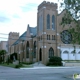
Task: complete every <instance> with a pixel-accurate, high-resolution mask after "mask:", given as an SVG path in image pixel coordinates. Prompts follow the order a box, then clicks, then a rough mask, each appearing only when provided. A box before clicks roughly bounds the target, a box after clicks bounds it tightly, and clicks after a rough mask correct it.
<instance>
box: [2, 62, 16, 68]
mask: <svg viewBox="0 0 80 80" xmlns="http://www.w3.org/2000/svg"><path fill="white" fill-rule="evenodd" d="M0 65H1V66H6V67H12V68H15V65H14V64H12V63H9V64H7V63H2V64H0Z"/></svg>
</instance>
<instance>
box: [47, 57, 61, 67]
mask: <svg viewBox="0 0 80 80" xmlns="http://www.w3.org/2000/svg"><path fill="white" fill-rule="evenodd" d="M49 65H50V66H62V59H61V57H56V56H54V57H51V58H50V59H49V62H48V63H47V66H49Z"/></svg>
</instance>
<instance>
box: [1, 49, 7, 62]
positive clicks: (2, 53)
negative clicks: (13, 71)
mask: <svg viewBox="0 0 80 80" xmlns="http://www.w3.org/2000/svg"><path fill="white" fill-rule="evenodd" d="M6 53H7V52H6V50H0V56H2V59H3V60H2V61H3V62H4V55H5V54H6Z"/></svg>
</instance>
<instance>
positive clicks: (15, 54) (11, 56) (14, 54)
mask: <svg viewBox="0 0 80 80" xmlns="http://www.w3.org/2000/svg"><path fill="white" fill-rule="evenodd" d="M13 56H15V59H16V60H17V53H13V54H11V55H10V59H11V60H12V61H13V60H14V58H13Z"/></svg>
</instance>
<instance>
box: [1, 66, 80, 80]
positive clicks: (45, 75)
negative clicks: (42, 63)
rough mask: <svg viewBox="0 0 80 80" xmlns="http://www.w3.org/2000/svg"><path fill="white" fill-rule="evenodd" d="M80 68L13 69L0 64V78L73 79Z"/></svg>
mask: <svg viewBox="0 0 80 80" xmlns="http://www.w3.org/2000/svg"><path fill="white" fill-rule="evenodd" d="M73 73H80V68H63V69H62V68H61V69H58V68H51V69H50V68H49V69H26V70H21V69H14V68H9V67H3V66H0V80H73V79H72V78H71V77H72V75H73Z"/></svg>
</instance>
